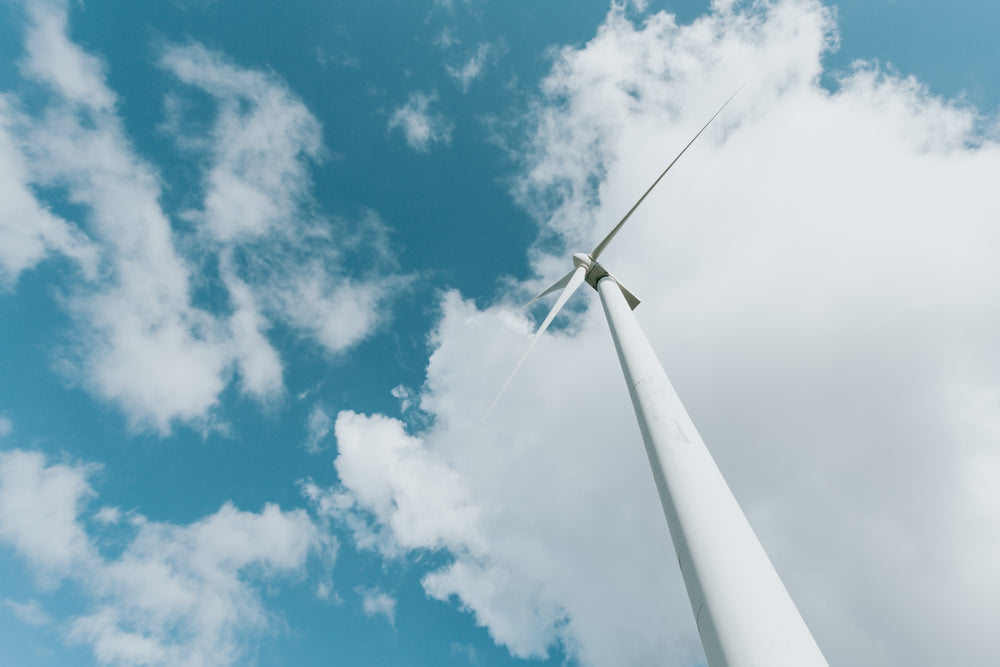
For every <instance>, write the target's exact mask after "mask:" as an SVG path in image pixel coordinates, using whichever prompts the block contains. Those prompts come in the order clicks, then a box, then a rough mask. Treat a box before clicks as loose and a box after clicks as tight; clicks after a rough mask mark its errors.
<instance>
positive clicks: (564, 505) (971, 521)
mask: <svg viewBox="0 0 1000 667" xmlns="http://www.w3.org/2000/svg"><path fill="white" fill-rule="evenodd" d="M836 39H837V35H836V24H835V15H834V13H833V12H832V11H831V10H829V9H828V8H826V7H824V6H823V5H821V4H820V3H818V2H814V1H812V0H781V1H777V2H768V3H755V4H753V5H752V6H745V5H743V4H739V3H716V4H714V5H713V7H712V9H711V10H710V11H709V12H708V13H707V14H705V15H704V16H701V17H700V18H698V19H696V20H695V21H694V22H693V23H691V24H689V25H678V24H677V22H676V20H675V18H674V17H673V16H671V15H669V14H666V13H665V12H660V13H657V14H654V15H651V16H649V17H646V18H644V19H643V22H642V23H641V24H639V25H637V24H635V23H633V22H632V21H630V20H629V19H628V18H627V17H626V13H625V12H624V11H623V10H622V9H621V8H618V7H615V8H613V9H612V10H611V12H610V13H609V15H608V17H607V18H606V20H605V21H604V23H603V25H602V26H601V27H600V28H599V30H598V32H597V35H596V36H595V37H594V39H592V40H591V41H590V42H588V43H587V44H585V45H583V46H579V47H565V48H564V49H562V50H561V51H559V52H558V53H557V55H556V58H555V62H554V64H553V67H552V70H551V72H550V73H549V75H548V77H547V78H546V79H545V81H544V83H543V89H542V94H541V96H540V99H539V100H538V104H537V106H536V107H535V108H534V111H533V112H532V116H531V117H530V121H531V123H532V126H533V128H534V131H533V135H532V137H531V140H530V142H528V143H527V145H525V146H524V150H523V158H524V162H523V164H524V170H523V173H522V176H521V179H520V181H519V184H518V187H517V189H516V194H517V196H518V197H519V199H520V200H521V201H522V202H523V204H524V205H525V206H526V207H528V208H529V210H532V211H534V212H535V213H536V215H537V217H538V219H539V220H540V221H542V225H541V232H540V234H541V239H542V241H543V243H541V244H540V248H550V247H552V246H551V242H552V241H553V240H555V241H557V242H559V244H561V245H565V247H566V248H567V249H568V251H569V252H571V251H573V250H577V249H587V248H590V247H593V245H594V243H595V242H596V241H597V240H598V239H599V238H600V237H601V236H603V234H604V233H606V232H607V229H608V228H609V227H610V226H612V225H613V224H614V222H615V221H617V220H618V219H619V218H620V217H621V214H622V213H623V212H624V211H626V210H628V208H629V207H630V206H631V204H632V203H633V202H634V201H635V199H636V198H637V196H638V195H639V194H641V192H642V191H643V190H644V189H645V187H646V186H647V185H648V183H649V182H650V181H651V180H652V178H654V177H655V175H656V174H657V173H659V171H660V170H661V169H662V168H663V166H664V165H665V163H666V162H667V161H669V159H670V158H671V157H672V156H673V155H674V154H676V152H677V150H678V149H679V148H680V147H681V146H683V145H684V144H685V143H686V141H687V140H688V139H689V138H690V136H691V135H692V134H693V133H694V131H696V130H697V128H698V127H700V125H701V124H702V123H703V122H704V121H705V119H706V118H707V117H708V116H709V115H710V114H711V113H712V111H713V110H714V108H716V107H717V105H718V104H719V103H720V102H721V101H722V100H724V99H726V98H727V97H728V96H729V95H730V94H731V93H732V91H733V90H734V89H736V88H737V86H739V85H740V84H741V83H742V82H744V81H747V82H748V84H747V86H746V88H745V89H744V90H743V91H742V92H741V93H740V95H739V96H738V97H737V99H736V100H735V101H734V102H733V104H732V105H731V106H730V107H729V108H728V109H727V110H726V112H725V114H724V115H723V116H721V117H720V118H719V119H718V121H717V122H716V123H715V124H714V125H713V126H712V128H711V130H710V131H709V132H707V133H706V134H705V135H704V136H703V137H702V138H701V139H700V140H699V143H698V144H697V146H696V150H693V151H691V152H689V154H687V155H685V158H684V160H683V161H682V162H681V163H679V164H678V165H677V167H676V168H675V169H674V171H672V172H671V174H670V178H669V180H668V181H665V182H664V183H663V184H662V185H661V188H660V189H659V190H658V191H657V192H655V193H654V194H653V195H652V196H651V197H650V198H649V199H648V200H647V202H646V203H645V204H644V206H643V208H642V209H641V210H640V211H639V212H637V214H636V216H635V217H634V219H633V220H632V222H631V223H630V225H629V227H628V228H627V229H626V230H625V231H624V232H623V233H622V234H620V235H619V237H618V238H617V239H616V241H615V244H613V245H612V246H611V247H610V248H609V249H608V251H607V252H606V253H605V255H604V256H602V260H606V263H607V266H608V267H609V268H611V269H612V270H613V271H615V272H616V275H618V277H619V278H621V279H622V280H623V281H624V282H625V284H626V285H627V286H628V287H629V288H630V289H631V290H633V291H635V292H636V293H637V294H639V295H640V297H641V298H642V299H643V304H642V305H641V306H640V308H639V309H638V310H637V315H638V316H639V318H640V320H641V322H642V324H643V326H644V328H645V329H646V332H647V334H648V335H649V337H650V338H651V340H652V342H653V344H654V346H655V348H656V349H657V350H659V351H660V352H661V354H662V355H663V361H664V363H665V365H666V367H667V370H668V371H669V372H670V373H671V376H672V377H673V379H674V381H675V382H676V384H677V386H678V390H679V393H680V394H681V396H682V398H684V400H685V402H686V404H687V406H688V408H689V410H690V411H691V413H692V416H693V417H694V420H695V422H696V423H697V424H698V425H699V428H700V429H701V431H702V434H703V435H704V437H705V440H706V441H707V442H708V444H709V447H710V448H711V449H712V451H713V453H714V455H715V456H716V458H717V460H718V461H719V464H720V467H721V468H722V470H723V473H724V474H725V475H726V476H727V478H728V479H729V481H730V484H731V485H732V487H733V489H734V492H735V493H736V495H737V497H738V498H739V499H740V501H741V503H742V505H743V507H744V509H745V510H746V512H747V513H748V515H749V516H750V519H751V522H752V523H753V525H754V527H755V529H756V531H757V533H758V534H759V536H760V537H761V539H762V541H763V542H764V545H765V547H766V548H767V549H768V551H769V553H770V555H771V556H772V559H773V560H774V561H775V564H776V566H777V567H778V570H779V572H781V574H782V576H783V578H784V581H785V583H786V585H787V586H788V587H789V589H790V591H791V593H792V595H793V597H794V598H795V599H796V601H797V603H798V605H799V607H800V609H801V610H802V612H803V614H804V616H805V618H806V620H807V622H808V623H809V624H810V627H811V628H812V629H813V631H814V633H815V635H816V637H817V640H818V641H819V643H820V646H821V647H823V649H824V651H825V652H826V654H827V656H828V658H829V660H830V662H831V664H868V665H895V664H907V665H915V666H919V665H926V666H928V667H930V666H931V665H938V664H943V663H952V662H956V663H961V664H966V665H983V666H984V667H985V666H986V665H991V664H992V663H993V662H994V661H995V656H996V650H995V643H994V642H993V640H992V634H991V628H990V623H991V619H994V618H997V617H998V616H1000V607H998V600H1000V578H998V576H997V570H996V567H995V564H994V563H993V562H992V559H991V558H990V556H989V555H990V554H995V553H997V552H998V551H1000V542H998V540H997V536H998V535H1000V502H998V494H997V491H996V486H995V484H990V483H988V482H987V479H989V475H990V471H996V470H997V469H998V467H1000V456H998V455H997V453H996V448H995V446H994V443H995V440H996V433H997V427H996V425H997V424H998V423H1000V411H998V407H997V406H998V403H997V400H996V397H997V395H1000V388H998V385H997V382H996V379H995V378H996V377H1000V350H998V348H997V345H996V335H995V332H996V330H997V326H998V325H1000V321H998V319H997V315H996V309H995V308H994V307H993V306H994V304H995V294H996V293H997V291H998V290H1000V268H998V264H997V262H996V261H995V256H994V255H995V252H994V249H995V248H996V245H997V241H998V240H1000V239H998V237H997V232H996V230H997V227H996V220H997V219H998V217H1000V200H998V198H997V196H996V189H995V188H994V187H993V186H992V183H991V181H990V179H991V178H992V175H993V174H996V173H997V172H998V171H1000V147H998V146H997V144H996V142H995V140H993V139H991V135H990V134H989V132H988V131H987V132H984V131H981V130H979V129H977V128H981V127H983V126H984V125H985V126H988V125H990V124H992V123H995V120H993V119H984V118H982V117H981V116H980V115H979V113H978V111H977V110H976V109H974V108H970V107H968V106H965V105H963V104H962V103H957V102H954V101H950V100H946V99H942V98H940V97H937V96H935V95H934V94H933V93H931V92H930V91H928V90H927V89H926V87H924V86H923V85H922V84H921V83H920V82H919V81H917V80H916V79H914V78H912V77H902V76H899V75H896V74H892V73H889V72H886V71H885V70H883V69H880V68H879V67H878V66H877V65H874V64H870V63H857V64H856V65H855V66H854V68H853V69H852V70H850V71H847V72H844V73H841V74H840V75H839V80H838V83H837V85H836V87H835V90H834V91H833V92H831V91H829V90H827V89H825V88H823V87H821V86H820V83H819V82H820V80H821V77H822V76H823V74H824V66H823V57H824V54H826V53H828V52H829V50H830V49H831V48H833V46H834V45H835V44H836ZM553 193H558V194H559V195H560V196H559V197H558V198H555V197H553ZM553 201H557V202H558V203H557V204H556V205H553V204H552V202H553ZM569 252H566V253H559V254H557V255H550V254H548V253H547V252H544V251H542V250H540V249H539V250H536V251H534V252H533V253H532V259H533V261H534V263H535V267H536V270H537V271H538V273H539V275H540V277H539V279H537V280H531V281H527V282H526V283H525V284H524V286H523V287H524V293H525V294H529V293H531V292H533V291H537V288H538V287H539V286H540V285H543V284H547V283H548V282H551V281H552V280H553V279H554V278H555V277H556V276H558V275H560V274H561V273H563V272H564V271H565V269H566V266H567V264H566V262H567V261H568V254H569ZM588 297H589V301H588V300H587V299H588ZM593 301H594V298H593V294H589V293H588V294H583V295H582V296H581V303H589V304H593ZM531 329H532V325H531V323H530V322H529V321H528V320H527V319H526V318H525V317H524V316H523V315H521V314H518V313H516V312H513V311H511V310H510V309H509V307H508V306H507V305H506V304H504V303H501V304H498V305H496V306H493V307H491V308H488V309H486V310H480V309H478V308H477V307H476V305H475V304H474V303H473V302H471V301H467V300H465V299H463V298H462V297H461V295H459V294H458V293H455V292H450V293H447V294H446V295H445V296H444V298H443V300H442V315H441V319H440V320H439V322H438V324H437V326H436V328H435V331H434V332H433V334H432V336H431V342H432V346H433V353H432V355H431V357H430V361H429V364H428V367H427V379H426V382H425V384H424V386H423V388H422V390H421V392H420V395H419V397H418V398H417V400H418V401H419V406H420V409H421V410H423V411H424V412H425V413H427V414H428V415H429V416H430V418H429V419H428V420H427V421H426V422H422V423H428V424H430V426H429V427H426V428H421V429H420V430H419V432H411V431H410V430H408V427H407V425H406V424H404V423H403V422H401V421H398V420H395V419H391V418H390V417H388V416H384V415H370V416H365V415H358V414H356V413H354V412H350V411H345V412H342V413H340V415H338V417H337V418H336V420H335V427H334V429H335V434H336V437H337V442H338V456H337V459H336V461H335V466H336V469H337V471H338V475H339V478H340V484H339V486H337V487H333V488H329V489H324V488H320V487H317V486H316V485H309V484H306V485H304V486H303V493H304V494H305V495H306V496H307V497H308V498H310V499H311V500H312V501H314V502H315V503H316V506H317V508H318V511H320V512H322V513H324V514H327V515H329V516H335V517H338V518H339V519H340V520H342V521H344V522H345V524H347V525H348V526H350V527H351V534H352V535H353V536H354V539H355V540H356V541H357V543H358V545H359V546H360V547H362V548H367V549H370V550H372V551H374V552H376V553H383V554H385V557H386V558H396V557H398V552H399V551H400V550H402V551H403V552H407V551H408V550H419V549H427V548H430V549H441V550H444V551H445V552H447V553H450V554H451V556H452V559H451V561H450V563H448V564H447V565H445V566H443V567H441V568H439V569H433V570H431V571H430V572H428V573H427V575H426V576H425V578H424V580H423V585H424V589H425V592H426V593H427V594H428V595H429V596H432V597H435V598H439V599H442V600H445V599H447V600H456V601H457V602H458V604H459V605H460V606H461V607H462V608H463V609H465V610H468V611H469V612H470V613H472V614H474V616H475V618H476V621H477V622H478V623H479V624H480V625H482V626H484V627H485V628H486V629H487V630H488V631H489V632H490V634H491V636H492V637H493V638H494V640H495V641H496V642H497V643H499V644H502V645H504V646H506V647H507V648H508V649H509V650H510V651H511V652H512V653H513V654H515V655H518V656H523V657H532V656H536V657H538V656H544V655H546V654H547V653H548V652H549V650H550V648H551V647H553V646H557V645H559V646H561V647H562V649H563V650H565V651H566V652H567V653H569V654H570V656H571V658H573V659H578V660H579V661H580V662H581V663H583V664H592V665H617V664H663V663H664V662H670V663H672V664H696V663H698V662H699V661H700V660H703V658H702V657H700V645H699V643H698V639H697V632H696V629H695V626H694V623H693V620H692V617H691V611H690V609H689V607H688V604H687V598H686V595H685V593H684V589H683V584H682V582H681V580H680V577H679V574H678V573H677V571H676V559H675V557H674V555H673V550H672V546H671V544H670V541H669V537H668V535H667V528H666V524H665V522H664V520H663V517H662V514H661V511H660V508H659V503H658V500H657V497H656V493H655V489H654V486H653V483H652V479H651V475H650V473H649V468H648V463H647V461H646V460H645V455H644V453H643V451H642V447H641V444H640V439H639V433H638V429H637V427H636V425H635V418H634V415H633V414H632V410H631V406H630V405H629V403H628V398H627V394H626V392H625V388H624V386H623V384H622V379H621V372H620V370H619V368H618V364H617V360H616V359H615V356H614V352H613V349H612V346H611V341H610V338H609V336H608V333H607V330H606V325H605V323H604V320H603V315H602V314H601V313H600V309H599V308H588V309H587V310H585V311H584V312H582V313H577V314H576V315H574V316H573V320H572V326H571V327H569V328H568V329H566V330H562V331H556V332H555V333H553V334H552V335H550V336H546V337H545V338H544V339H543V340H542V341H541V342H540V344H539V346H538V349H537V350H536V351H535V352H534V353H533V357H532V358H530V359H529V361H528V363H526V364H525V366H524V367H523V368H522V370H521V371H520V374H519V376H518V377H517V378H515V381H514V383H513V384H512V386H511V388H510V390H509V391H508V392H507V394H505V395H504V397H503V400H502V402H501V404H500V405H498V407H497V411H496V413H495V414H494V415H493V417H491V420H490V422H489V423H488V424H487V425H486V427H485V428H483V427H480V425H479V420H480V418H481V415H482V414H483V412H484V410H485V407H486V406H487V405H489V402H490V400H491V399H492V397H493V395H494V394H495V392H496V389H497V387H498V386H499V385H500V383H501V382H502V381H503V378H504V377H505V376H506V374H507V373H508V372H509V370H510V367H511V365H512V364H513V362H514V360H516V358H517V357H518V355H519V354H520V352H521V350H523V347H524V345H526V343H527V340H528V338H529V336H530V332H531ZM483 350H490V354H488V355H484V354H483ZM539 406H544V410H540V409H539ZM417 467H419V469H420V470H422V471H423V473H422V474H421V475H419V476H411V475H409V474H408V471H411V470H414V469H416V468H417ZM404 516H405V520H404ZM581 582H586V583H585V584H582V583H581Z"/></svg>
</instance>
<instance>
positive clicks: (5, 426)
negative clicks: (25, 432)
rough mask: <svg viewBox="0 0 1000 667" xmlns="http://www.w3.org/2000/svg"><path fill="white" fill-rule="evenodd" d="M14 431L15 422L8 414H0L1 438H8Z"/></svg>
mask: <svg viewBox="0 0 1000 667" xmlns="http://www.w3.org/2000/svg"><path fill="white" fill-rule="evenodd" d="M13 431H14V422H13V421H12V420H11V418H10V417H8V416H6V415H0V438H6V437H7V436H8V435H10V434H11V433H12V432H13Z"/></svg>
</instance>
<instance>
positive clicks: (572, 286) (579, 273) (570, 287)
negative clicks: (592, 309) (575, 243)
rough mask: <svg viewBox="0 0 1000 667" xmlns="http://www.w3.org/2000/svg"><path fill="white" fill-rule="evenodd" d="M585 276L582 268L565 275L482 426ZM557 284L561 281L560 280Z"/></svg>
mask: <svg viewBox="0 0 1000 667" xmlns="http://www.w3.org/2000/svg"><path fill="white" fill-rule="evenodd" d="M586 274H587V270H586V269H585V268H584V267H582V266H578V267H576V268H575V269H573V270H572V271H570V272H569V273H568V274H567V276H566V289H564V290H563V291H562V294H560V295H559V298H558V299H556V303H555V305H554V306H552V310H550V311H549V314H548V315H547V316H546V318H545V319H544V320H543V321H542V324H541V325H540V326H539V327H538V331H536V332H535V335H534V337H533V338H532V339H531V342H530V343H529V344H528V349H526V350H525V351H524V354H522V355H521V358H520V359H519V360H518V362H517V365H516V366H514V370H512V371H511V372H510V375H509V376H507V381H506V382H504V383H503V386H502V387H500V391H499V392H497V397H496V398H494V399H493V402H492V403H491V404H490V409H489V410H487V411H486V414H485V415H484V416H483V423H484V424H485V423H486V420H487V419H488V418H489V416H490V413H491V412H493V408H495V407H496V404H497V401H499V400H500V396H502V395H503V392H504V391H505V390H506V389H507V385H509V384H510V381H511V380H513V379H514V374H515V373H517V369H519V368H520V367H521V364H523V363H524V360H525V359H527V358H528V353H529V352H531V348H533V347H535V343H537V342H538V339H539V338H541V337H542V334H543V333H545V330H546V329H548V328H549V325H550V324H552V320H554V319H555V318H556V315H557V314H558V313H559V311H560V310H562V307H563V306H564V305H565V304H566V302H567V301H569V298H570V297H571V296H573V292H575V291H576V290H577V289H579V287H580V285H582V284H583V279H584V276H586ZM559 282H563V281H562V280H560V281H559Z"/></svg>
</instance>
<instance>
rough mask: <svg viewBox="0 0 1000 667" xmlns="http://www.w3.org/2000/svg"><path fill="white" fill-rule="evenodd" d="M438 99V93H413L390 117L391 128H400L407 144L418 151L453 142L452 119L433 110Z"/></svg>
mask: <svg viewBox="0 0 1000 667" xmlns="http://www.w3.org/2000/svg"><path fill="white" fill-rule="evenodd" d="M437 99H438V97H437V94H436V93H430V94H428V93H422V92H415V93H412V94H410V97H409V99H408V100H407V101H406V104H404V105H403V106H401V107H399V108H397V109H396V110H395V111H393V113H392V116H391V117H390V118H389V129H390V130H400V131H401V132H402V133H403V136H404V137H405V138H406V143H407V145H409V147H410V148H412V149H413V150H415V151H417V152H420V153H426V152H427V151H429V150H430V148H431V146H432V145H434V144H439V143H440V144H448V143H451V132H452V129H453V125H452V123H451V121H449V120H448V119H447V118H445V117H444V115H443V114H441V113H440V112H435V111H432V110H431V105H432V104H434V103H435V102H437Z"/></svg>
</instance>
